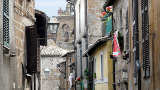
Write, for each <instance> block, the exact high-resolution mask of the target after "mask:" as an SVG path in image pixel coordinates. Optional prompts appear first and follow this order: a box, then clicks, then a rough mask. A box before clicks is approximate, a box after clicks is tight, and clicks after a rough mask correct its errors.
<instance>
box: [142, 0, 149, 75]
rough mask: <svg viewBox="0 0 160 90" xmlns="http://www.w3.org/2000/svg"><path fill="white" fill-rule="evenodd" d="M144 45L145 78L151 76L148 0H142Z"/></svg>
mask: <svg viewBox="0 0 160 90" xmlns="http://www.w3.org/2000/svg"><path fill="white" fill-rule="evenodd" d="M141 8H142V39H143V40H142V41H143V43H142V47H143V70H144V78H149V77H150V51H149V15H148V0H142V2H141Z"/></svg>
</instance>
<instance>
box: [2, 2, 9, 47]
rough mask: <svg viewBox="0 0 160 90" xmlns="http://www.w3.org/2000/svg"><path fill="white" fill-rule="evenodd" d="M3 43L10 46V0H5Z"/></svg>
mask: <svg viewBox="0 0 160 90" xmlns="http://www.w3.org/2000/svg"><path fill="white" fill-rule="evenodd" d="M3 44H4V46H5V47H9V0H3Z"/></svg>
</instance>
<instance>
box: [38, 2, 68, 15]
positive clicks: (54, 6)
mask: <svg viewBox="0 0 160 90" xmlns="http://www.w3.org/2000/svg"><path fill="white" fill-rule="evenodd" d="M35 3H36V6H35V7H36V9H38V10H41V11H43V12H45V13H46V14H47V16H49V17H52V16H57V11H58V9H59V8H62V9H63V10H64V9H65V5H66V0H35Z"/></svg>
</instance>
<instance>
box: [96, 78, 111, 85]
mask: <svg viewBox="0 0 160 90" xmlns="http://www.w3.org/2000/svg"><path fill="white" fill-rule="evenodd" d="M94 82H95V84H104V83H108V79H107V78H104V79H103V80H102V79H99V80H94Z"/></svg>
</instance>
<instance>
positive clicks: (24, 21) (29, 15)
mask: <svg viewBox="0 0 160 90" xmlns="http://www.w3.org/2000/svg"><path fill="white" fill-rule="evenodd" d="M34 14H35V12H34V1H22V3H20V2H19V1H15V2H14V19H13V24H14V31H15V32H14V39H15V41H14V42H15V45H16V47H15V50H16V61H15V62H16V69H17V75H16V78H17V84H16V87H17V88H18V89H22V87H23V84H22V83H23V80H22V77H23V72H22V64H24V61H25V60H27V59H26V41H25V40H26V36H25V27H26V26H31V25H34Z"/></svg>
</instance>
